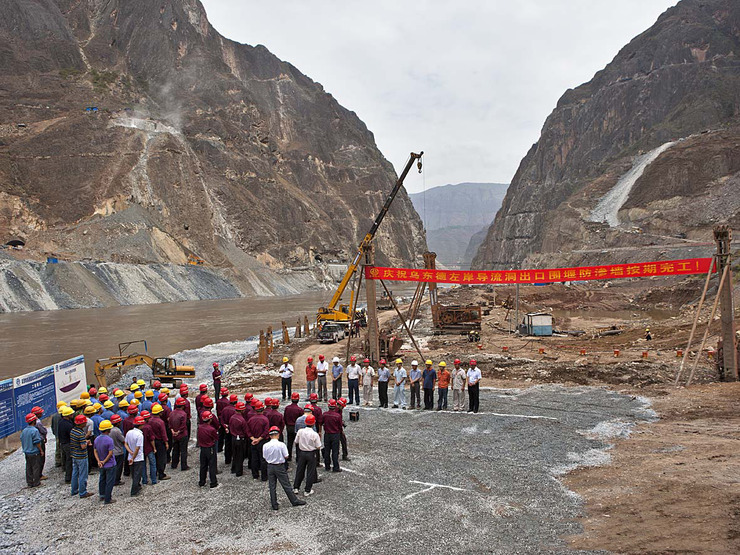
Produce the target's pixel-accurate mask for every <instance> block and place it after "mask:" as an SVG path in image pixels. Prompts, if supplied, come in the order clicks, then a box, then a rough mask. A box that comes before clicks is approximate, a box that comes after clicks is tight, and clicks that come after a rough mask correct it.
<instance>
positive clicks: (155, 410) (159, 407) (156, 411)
mask: <svg viewBox="0 0 740 555" xmlns="http://www.w3.org/2000/svg"><path fill="white" fill-rule="evenodd" d="M163 410H164V409H163V408H162V405H160V404H159V403H154V404H153V405H152V414H159V413H160V412H162V411H163Z"/></svg>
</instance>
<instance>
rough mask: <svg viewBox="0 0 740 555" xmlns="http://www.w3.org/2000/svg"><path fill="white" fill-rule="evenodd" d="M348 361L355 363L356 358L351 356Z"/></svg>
mask: <svg viewBox="0 0 740 555" xmlns="http://www.w3.org/2000/svg"><path fill="white" fill-rule="evenodd" d="M349 361H350V362H357V357H356V356H355V355H352V356H351V357H349Z"/></svg>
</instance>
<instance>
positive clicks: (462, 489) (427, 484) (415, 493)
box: [403, 480, 470, 501]
mask: <svg viewBox="0 0 740 555" xmlns="http://www.w3.org/2000/svg"><path fill="white" fill-rule="evenodd" d="M409 484H419V485H422V486H428V487H427V488H425V489H422V490H419V491H415V492H414V493H410V494H408V495H407V496H406V497H404V498H403V499H404V501H405V500H406V499H411V498H412V497H414V496H415V495H419V494H420V493H426V492H427V491H432V490H433V489H435V488H446V489H451V490H453V491H470V490H469V489H465V488H456V487H454V486H445V485H444V484H432V483H430V482H419V481H418V480H409Z"/></svg>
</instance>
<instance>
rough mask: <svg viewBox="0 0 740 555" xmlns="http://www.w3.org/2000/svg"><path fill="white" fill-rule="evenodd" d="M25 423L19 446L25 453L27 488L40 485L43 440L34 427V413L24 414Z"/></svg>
mask: <svg viewBox="0 0 740 555" xmlns="http://www.w3.org/2000/svg"><path fill="white" fill-rule="evenodd" d="M26 424H28V425H27V426H26V427H25V428H23V431H22V432H21V447H22V448H23V454H24V455H26V483H27V484H28V487H29V488H37V487H39V486H40V485H41V460H42V457H43V456H44V441H43V440H42V439H41V432H39V430H38V428H37V427H36V415H35V414H33V413H29V414H27V415H26Z"/></svg>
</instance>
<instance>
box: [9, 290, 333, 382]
mask: <svg viewBox="0 0 740 555" xmlns="http://www.w3.org/2000/svg"><path fill="white" fill-rule="evenodd" d="M330 296H331V293H327V292H326V291H322V292H312V293H305V294H301V295H292V296H286V297H257V298H245V299H230V300H223V301H192V302H182V303H171V304H148V305H135V306H118V307H113V308H91V309H81V310H53V311H43V312H21V313H13V314H0V355H1V356H2V362H3V364H2V366H1V367H0V378H8V377H13V376H18V375H21V374H25V373H26V372H30V371H33V370H37V369H39V368H43V367H45V366H48V365H50V364H53V363H55V362H59V361H62V360H66V359H68V358H72V357H74V356H77V355H80V354H82V355H85V363H86V366H87V371H88V377H89V378H90V377H91V375H92V369H93V366H94V363H95V360H96V359H98V358H103V357H107V356H112V355H117V354H118V343H119V342H123V341H133V340H138V339H145V340H146V341H147V344H148V352H149V354H153V355H156V356H165V355H170V354H173V353H177V352H179V351H182V350H185V349H198V348H200V347H203V346H205V345H210V344H213V343H221V342H226V341H238V340H244V339H245V338H248V337H251V336H254V335H257V334H259V331H260V330H261V329H262V330H264V329H267V326H270V325H271V326H273V328H274V329H279V328H280V322H281V321H282V320H285V321H286V322H287V324H288V325H289V326H292V327H293V328H294V327H295V324H296V321H297V320H298V318H299V317H300V318H301V320H302V319H303V316H304V315H307V316H308V317H309V321H312V318H314V317H315V314H316V309H317V308H318V307H319V306H320V305H322V304H326V302H327V301H328V300H329V297H330Z"/></svg>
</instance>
